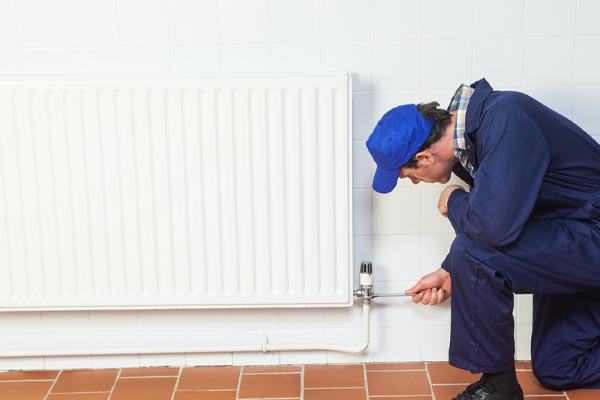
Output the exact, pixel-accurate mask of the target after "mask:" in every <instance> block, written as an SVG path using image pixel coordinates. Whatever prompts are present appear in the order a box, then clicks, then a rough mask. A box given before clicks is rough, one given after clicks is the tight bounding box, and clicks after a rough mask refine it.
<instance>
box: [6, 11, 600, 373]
mask: <svg viewBox="0 0 600 400" xmlns="http://www.w3.org/2000/svg"><path fill="white" fill-rule="evenodd" d="M599 19H600V3H599V2H597V1H595V0H505V1H497V0H456V1H446V0H422V1H416V0H413V1H404V0H52V1H46V0H2V1H0V79H10V78H11V77H39V76H49V75H50V76H70V77H72V76H98V75H102V76H107V75H108V76H114V75H117V74H124V73H125V74H135V75H136V76H140V75H147V76H156V75H160V76H187V75H190V74H192V75H197V74H204V73H222V72H226V73H229V72H234V73H253V72H315V71H340V70H341V71H346V70H347V71H351V72H352V74H353V76H354V82H353V88H354V93H353V101H354V121H353V123H354V131H353V140H354V146H353V149H354V172H353V178H354V179H353V187H354V198H353V201H354V234H355V238H354V251H355V260H354V266H355V268H357V266H358V264H359V263H360V261H361V260H369V259H371V260H373V262H374V267H375V269H376V278H375V279H376V285H377V286H376V289H377V291H381V292H384V291H401V290H404V289H406V288H407V287H409V286H410V285H411V284H412V283H413V281H414V280H415V279H417V278H418V277H419V276H420V275H421V274H423V273H426V272H428V271H430V270H433V269H435V268H437V267H438V266H439V263H440V261H441V260H442V259H443V257H444V255H445V252H446V251H447V249H448V248H449V245H450V242H451V240H452V238H453V233H452V229H451V227H450V225H449V223H448V222H447V221H446V220H444V219H442V218H441V217H439V216H438V215H437V214H436V211H435V204H436V202H437V197H438V193H439V191H440V189H441V186H440V185H426V186H422V187H421V186H419V187H415V186H412V185H411V184H409V183H401V184H400V185H399V187H398V188H397V189H396V190H395V191H394V192H393V193H392V194H390V195H387V196H380V195H376V194H374V193H373V192H372V191H371V190H370V183H371V175H372V172H373V164H372V162H371V160H370V157H369V155H368V153H367V151H366V148H365V146H364V142H365V140H366V138H367V137H368V135H369V134H370V132H371V129H372V127H373V126H374V124H375V123H376V121H377V120H378V119H379V117H380V116H381V115H382V113H384V112H385V111H387V109H389V108H390V107H392V106H395V105H398V104H401V103H406V102H419V101H431V100H437V101H439V102H440V103H441V104H442V105H443V106H445V105H446V104H447V102H448V101H449V99H450V96H451V95H452V93H453V91H454V90H455V89H456V87H457V86H458V85H459V84H460V83H463V82H464V83H470V82H472V81H474V80H477V79H479V78H480V77H482V76H485V77H487V79H488V80H489V82H490V83H491V84H492V86H494V87H495V88H496V89H516V90H521V91H524V92H526V93H529V94H531V95H533V96H534V97H536V98H538V99H539V100H541V101H542V102H545V103H546V104H547V105H549V106H550V107H552V108H554V109H556V110H557V111H559V112H561V113H563V114H564V115H566V116H567V117H570V118H572V119H574V120H575V122H577V123H579V124H580V125H581V126H582V127H583V128H584V129H586V130H587V131H588V132H589V133H591V134H593V135H596V138H600V128H599V126H600V113H598V112H597V110H598V104H599V103H600V68H599V65H600V24H598V20H599ZM517 303H518V304H517V307H516V314H517V319H516V322H517V329H516V336H517V358H520V359H526V358H528V357H529V336H530V334H531V318H530V313H531V299H530V298H529V297H527V296H525V297H520V298H519V300H518V302H517ZM373 308H374V314H373V326H372V337H373V340H372V345H371V346H370V348H369V350H368V351H367V352H366V353H365V354H363V355H359V356H353V355H344V354H336V353H324V352H304V353H272V354H268V355H264V354H211V355H206V354H205V355H165V356H145V355H140V356H119V357H114V356H112V357H107V356H106V357H68V358H65V357H58V358H42V357H34V358H24V359H0V369H39V368H47V369H52V368H88V367H93V368H102V367H116V366H150V365H184V364H196V365H200V364H207V365H213V364H279V363H283V364H288V363H324V362H331V363H335V362H347V361H409V360H445V359H447V345H448V336H449V308H448V306H447V305H443V306H438V307H433V308H432V307H420V306H415V305H412V304H411V303H410V301H409V300H406V299H389V300H377V301H376V303H375V306H374V307H373ZM359 325H360V308H359V307H354V308H351V309H311V310H272V309H265V310H240V311H238V310H233V311H232V310H226V311H220V310H211V311H140V312H135V311H123V312H72V313H63V312H49V313H18V314H0V353H1V352H2V350H3V349H5V350H6V349H15V348H17V349H18V348H33V349H40V350H43V349H56V348H65V349H72V348H80V347H85V346H89V345H91V346H94V347H98V348H106V347H110V348H115V347H128V346H140V345H148V346H155V347H165V346H169V345H171V344H179V345H180V344H190V345H194V344H195V345H204V344H210V343H214V344H219V345H222V344H232V345H240V344H246V343H255V342H256V341H259V340H261V339H260V338H261V336H262V334H263V333H268V334H269V337H270V340H271V342H272V343H275V342H290V343H291V342H310V341H313V340H314V341H317V342H318V341H324V340H327V341H336V342H340V343H353V342H354V341H355V340H357V339H358V336H359V332H360V327H359Z"/></svg>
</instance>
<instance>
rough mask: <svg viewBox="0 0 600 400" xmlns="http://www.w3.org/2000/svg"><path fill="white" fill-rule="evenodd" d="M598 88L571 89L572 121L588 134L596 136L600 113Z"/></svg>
mask: <svg viewBox="0 0 600 400" xmlns="http://www.w3.org/2000/svg"><path fill="white" fill-rule="evenodd" d="M599 103H600V86H575V87H574V88H573V121H574V122H575V123H576V124H578V125H579V126H581V127H582V128H583V130H585V131H586V132H588V133H590V134H598V133H599V132H598V131H599V129H598V127H599V126H600V113H598V111H597V110H598V107H597V105H598V104H599Z"/></svg>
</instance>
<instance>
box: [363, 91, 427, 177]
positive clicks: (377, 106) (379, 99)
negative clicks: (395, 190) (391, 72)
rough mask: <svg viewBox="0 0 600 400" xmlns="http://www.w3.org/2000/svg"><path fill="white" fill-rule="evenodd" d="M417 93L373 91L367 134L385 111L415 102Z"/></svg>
mask: <svg viewBox="0 0 600 400" xmlns="http://www.w3.org/2000/svg"><path fill="white" fill-rule="evenodd" d="M418 93H419V92H418V91H414V90H413V91H405V92H393V93H389V92H385V93H373V111H372V116H371V123H370V124H369V125H370V126H371V128H370V130H369V135H370V134H371V132H372V131H373V128H375V126H376V125H377V122H379V120H380V119H381V117H383V115H384V114H385V113H386V112H388V111H389V110H391V109H392V108H394V107H396V106H399V105H401V104H412V103H415V102H416V101H417V99H418V97H419V96H418ZM398 184H400V182H398Z"/></svg>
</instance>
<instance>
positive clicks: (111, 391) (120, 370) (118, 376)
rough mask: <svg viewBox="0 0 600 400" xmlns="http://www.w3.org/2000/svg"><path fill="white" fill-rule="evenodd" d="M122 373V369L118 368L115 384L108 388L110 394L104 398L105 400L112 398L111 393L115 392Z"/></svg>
mask: <svg viewBox="0 0 600 400" xmlns="http://www.w3.org/2000/svg"><path fill="white" fill-rule="evenodd" d="M122 371H123V369H122V368H119V372H117V376H116V377H115V382H114V383H113V385H112V387H111V388H110V394H109V395H108V397H107V398H106V400H110V398H111V397H112V395H113V393H114V391H115V387H117V382H118V381H119V379H120V378H121V372H122Z"/></svg>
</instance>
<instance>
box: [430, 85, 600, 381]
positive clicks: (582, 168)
mask: <svg viewBox="0 0 600 400" xmlns="http://www.w3.org/2000/svg"><path fill="white" fill-rule="evenodd" d="M471 86H472V87H474V88H475V92H474V93H473V95H472V97H471V99H470V102H469V105H468V109H467V114H466V130H465V139H466V143H467V149H468V152H469V160H470V161H471V163H472V164H473V165H474V166H475V168H476V169H477V172H476V175H475V179H474V181H472V190H471V192H470V193H467V192H465V191H463V190H455V191H454V192H452V194H451V196H450V198H449V200H448V218H449V220H450V222H451V223H452V226H453V227H454V229H455V230H456V233H457V236H456V238H455V240H454V242H453V243H452V246H451V249H450V252H449V254H448V256H447V257H446V259H445V260H444V262H443V264H442V267H443V268H444V269H445V270H447V271H448V272H450V274H451V278H452V297H451V306H452V317H451V318H452V319H451V337H450V353H449V357H450V364H452V365H454V366H456V367H458V368H462V369H466V370H470V371H471V372H475V373H476V372H488V373H493V372H500V371H503V370H507V369H510V368H512V367H513V366H514V321H513V315H512V311H513V293H533V306H534V309H533V334H532V343H531V351H532V366H533V371H534V374H535V375H536V377H537V378H538V380H539V381H540V382H541V383H543V384H545V385H546V386H548V387H552V388H557V389H558V388H572V387H596V388H600V145H599V144H598V143H597V142H596V141H595V140H594V139H593V138H591V137H590V136H589V135H588V134H586V133H585V132H584V131H583V130H582V129H581V128H579V127H578V126H577V125H575V124H574V123H573V122H571V121H569V120H568V119H567V118H565V117H563V116H562V115H560V114H558V113H556V112H554V111H552V110H550V109H549V108H547V107H546V106H544V105H542V104H540V103H539V102H537V101H535V100H534V99H532V98H531V97H529V96H527V95H525V94H522V93H517V92H508V91H493V89H492V88H491V86H490V85H489V84H488V82H487V81H486V80H485V79H482V80H480V81H478V82H475V83H474V84H473V85H471ZM599 112H600V108H599ZM457 168H458V169H457ZM457 168H455V172H461V171H460V169H461V168H462V167H461V166H460V164H458V167H457ZM459 175H462V176H464V170H463V171H462V173H460V174H459Z"/></svg>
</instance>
